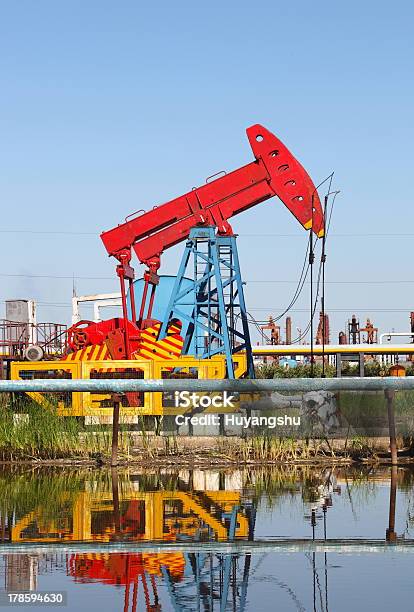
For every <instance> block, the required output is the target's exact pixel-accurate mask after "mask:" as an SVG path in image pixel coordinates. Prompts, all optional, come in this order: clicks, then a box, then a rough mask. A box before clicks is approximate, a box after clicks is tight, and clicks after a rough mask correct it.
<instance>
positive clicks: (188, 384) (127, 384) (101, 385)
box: [0, 376, 414, 393]
mask: <svg viewBox="0 0 414 612" xmlns="http://www.w3.org/2000/svg"><path fill="white" fill-rule="evenodd" d="M408 390H414V376H407V377H391V376H390V377H384V378H381V377H372V378H344V377H343V378H290V379H287V378H273V379H271V380H267V379H266V380H262V379H260V380H251V379H248V380H246V379H244V380H230V379H226V380H215V379H208V380H207V379H204V380H201V379H186V380H181V379H170V380H163V379H151V380H142V379H135V380H131V379H128V380H121V379H114V378H108V379H100V380H96V379H92V380H89V379H88V380H86V379H72V380H67V379H46V378H44V379H41V380H0V393H17V392H26V393H27V392H30V391H32V392H33V391H37V392H47V393H52V392H64V391H69V392H75V391H83V392H88V391H89V392H95V393H99V392H105V393H128V392H134V391H135V392H139V391H143V392H157V391H158V392H171V391H195V392H209V391H211V392H213V391H216V392H220V391H228V392H234V393H269V392H273V391H278V392H281V393H283V392H288V393H289V392H308V391H408Z"/></svg>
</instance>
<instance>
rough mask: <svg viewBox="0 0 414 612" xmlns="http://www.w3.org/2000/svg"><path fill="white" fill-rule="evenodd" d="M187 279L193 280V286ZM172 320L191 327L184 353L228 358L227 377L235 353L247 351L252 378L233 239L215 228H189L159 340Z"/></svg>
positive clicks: (247, 335)
mask: <svg viewBox="0 0 414 612" xmlns="http://www.w3.org/2000/svg"><path fill="white" fill-rule="evenodd" d="M188 276H191V277H192V280H193V282H192V283H190V284H189V283H188V278H187V277H188ZM189 309H190V310H189ZM172 317H177V318H178V319H180V320H181V321H182V322H183V324H184V325H185V326H186V328H187V331H186V335H185V342H184V350H183V352H184V353H187V354H189V353H191V354H194V355H195V356H196V357H198V358H201V359H206V358H210V357H212V356H213V355H217V354H224V355H225V356H226V363H227V375H228V377H229V378H234V367H233V361H232V355H233V354H234V353H236V352H238V351H246V354H247V360H248V363H247V365H248V375H249V376H250V377H254V369H253V358H252V350H251V342H250V335H249V326H248V322H247V313H246V305H245V301H244V293H243V283H242V279H241V275H240V265H239V258H238V254H237V246H236V238H235V236H217V235H216V233H215V228H214V227H203V228H193V229H192V230H191V232H190V237H189V239H188V240H187V244H186V247H185V251H184V254H183V258H182V260H181V264H180V269H179V271H178V275H177V278H176V280H175V283H174V287H173V290H172V293H171V297H170V300H169V304H168V307H167V309H166V311H165V315H164V319H163V325H162V328H161V332H160V338H161V339H162V338H164V337H165V335H166V333H167V326H168V322H169V320H170V319H171V318H172Z"/></svg>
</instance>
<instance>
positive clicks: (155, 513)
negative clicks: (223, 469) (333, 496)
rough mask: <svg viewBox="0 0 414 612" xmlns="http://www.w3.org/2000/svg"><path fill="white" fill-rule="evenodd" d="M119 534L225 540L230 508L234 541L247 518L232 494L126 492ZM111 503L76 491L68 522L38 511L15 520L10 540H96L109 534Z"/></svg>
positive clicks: (246, 528)
mask: <svg viewBox="0 0 414 612" xmlns="http://www.w3.org/2000/svg"><path fill="white" fill-rule="evenodd" d="M120 506H121V508H120V510H121V525H122V529H121V535H122V537H124V538H126V539H128V540H132V541H137V540H150V541H160V540H170V541H174V540H177V539H178V540H180V539H183V538H190V537H191V539H193V540H194V539H195V540H205V539H209V540H212V539H213V540H227V539H228V537H229V531H228V529H229V527H228V524H229V520H230V516H231V513H232V512H233V509H234V508H235V507H237V508H238V511H237V516H236V519H237V520H236V527H235V534H234V535H235V537H237V538H246V537H247V536H248V533H249V519H248V517H247V516H246V514H245V511H244V506H243V507H242V505H241V500H240V493H238V492H236V491H179V490H177V491H150V492H139V491H138V492H136V491H133V492H129V493H127V494H126V496H125V497H123V499H122V500H121V502H120ZM113 510H114V507H113V502H112V497H111V494H110V493H109V492H107V493H106V492H105V493H102V492H100V493H99V494H93V493H90V492H81V493H79V494H78V495H77V496H76V498H75V500H74V502H73V511H72V518H70V517H68V518H66V519H62V521H59V524H57V521H47V522H46V523H43V519H42V515H43V511H42V508H41V507H40V508H37V509H36V510H34V511H33V512H31V513H29V514H27V515H26V516H24V517H23V518H22V519H20V520H19V521H18V522H17V523H16V525H15V526H14V527H13V529H12V541H13V542H61V541H98V542H110V541H112V539H113V536H114V531H115V527H114V521H113Z"/></svg>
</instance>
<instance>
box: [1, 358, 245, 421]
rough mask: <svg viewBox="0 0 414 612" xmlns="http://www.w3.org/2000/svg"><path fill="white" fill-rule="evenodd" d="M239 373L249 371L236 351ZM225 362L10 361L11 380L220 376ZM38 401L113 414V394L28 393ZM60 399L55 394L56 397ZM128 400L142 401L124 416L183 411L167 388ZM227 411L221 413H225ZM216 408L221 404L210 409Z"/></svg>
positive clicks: (68, 410)
mask: <svg viewBox="0 0 414 612" xmlns="http://www.w3.org/2000/svg"><path fill="white" fill-rule="evenodd" d="M233 361H234V363H235V370H236V377H237V378H240V377H242V376H244V375H245V374H246V371H247V360H246V355H245V353H241V352H240V353H237V354H236V355H234V356H233ZM225 372H226V364H225V358H224V356H222V355H216V356H214V357H212V358H211V359H195V358H194V357H188V356H182V357H179V358H177V359H166V360H158V361H152V360H148V359H135V360H128V361H127V360H125V361H121V360H105V361H73V362H71V361H65V362H62V361H39V362H30V363H28V362H18V361H16V362H13V363H12V364H11V379H12V380H34V379H42V378H54V379H59V378H65V379H68V378H70V379H82V380H88V379H91V378H101V379H102V378H120V379H121V378H122V379H125V378H131V377H132V378H137V379H144V380H145V379H157V378H158V379H160V378H165V379H171V378H182V379H183V380H186V379H189V378H190V379H191V378H196V379H201V380H202V379H219V380H222V379H223V378H224V377H225ZM27 395H29V396H30V397H31V398H32V399H33V400H34V401H35V402H36V403H38V404H40V405H42V406H45V407H51V406H57V411H58V414H60V415H63V416H111V415H112V402H111V396H110V395H109V394H102V393H87V392H84V393H80V392H75V393H54V394H47V393H37V392H36V393H34V392H33V393H32V392H30V393H28V394H27ZM56 398H57V399H56ZM126 398H127V400H128V403H129V404H131V403H133V402H134V401H135V402H137V404H138V405H128V406H123V407H122V409H121V416H135V415H164V414H182V413H183V412H185V411H183V410H181V409H179V410H177V409H175V408H174V407H173V406H171V403H172V402H171V398H172V396H171V394H166V393H165V394H163V393H158V392H157V393H149V392H146V393H132V394H126ZM225 411H226V410H224V411H223V412H225ZM207 412H217V409H215V408H214V409H211V410H207Z"/></svg>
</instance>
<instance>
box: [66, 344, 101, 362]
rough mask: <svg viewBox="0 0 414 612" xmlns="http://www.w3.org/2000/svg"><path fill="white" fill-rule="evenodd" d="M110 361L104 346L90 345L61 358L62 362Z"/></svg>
mask: <svg viewBox="0 0 414 612" xmlns="http://www.w3.org/2000/svg"><path fill="white" fill-rule="evenodd" d="M106 359H111V356H110V354H109V351H108V349H107V348H106V344H91V345H90V346H86V347H85V348H83V349H79V351H75V352H74V353H69V355H65V356H64V357H62V361H105V360H106Z"/></svg>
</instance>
